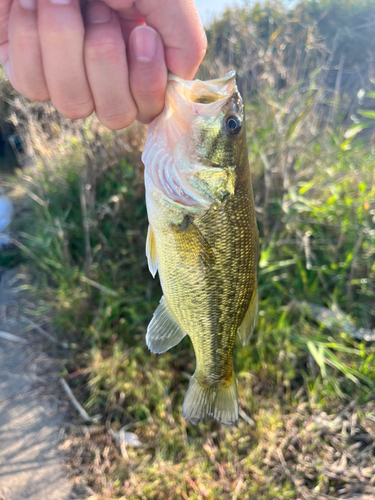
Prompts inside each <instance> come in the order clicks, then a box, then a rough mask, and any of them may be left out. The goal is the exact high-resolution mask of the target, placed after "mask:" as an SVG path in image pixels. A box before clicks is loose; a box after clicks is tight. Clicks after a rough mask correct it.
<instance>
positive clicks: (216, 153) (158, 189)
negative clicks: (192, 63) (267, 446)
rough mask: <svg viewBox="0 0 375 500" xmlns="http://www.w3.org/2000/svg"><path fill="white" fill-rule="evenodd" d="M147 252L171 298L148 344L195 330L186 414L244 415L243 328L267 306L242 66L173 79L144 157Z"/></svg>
mask: <svg viewBox="0 0 375 500" xmlns="http://www.w3.org/2000/svg"><path fill="white" fill-rule="evenodd" d="M142 160H143V163H144V165H145V173H144V178H145V192H146V206H147V214H148V220H149V228H148V234H147V240H146V255H147V260H148V266H149V269H150V272H151V274H152V275H153V276H154V277H155V275H156V273H157V272H158V273H159V278H160V283H161V287H162V290H163V297H162V298H161V300H160V304H159V306H158V307H157V309H156V311H155V312H154V315H153V317H152V319H151V321H150V323H149V325H148V328H147V332H146V343H147V346H148V348H149V349H150V351H151V352H153V353H157V354H161V353H163V352H166V351H167V350H168V349H171V348H172V347H174V346H176V345H177V344H178V343H179V342H180V341H181V340H182V339H183V338H184V337H185V336H186V335H188V336H189V337H190V339H191V341H192V344H193V347H194V351H195V356H196V369H195V372H194V375H193V376H192V377H191V379H190V383H189V387H188V390H187V393H186V395H185V399H184V402H183V406H182V416H183V417H184V418H185V419H186V420H188V421H189V422H190V423H191V424H193V425H196V424H198V423H199V422H201V421H203V420H205V419H207V418H213V419H215V420H216V421H217V422H219V423H222V424H224V425H227V426H232V425H235V424H236V423H237V422H238V414H239V409H238V398H237V386H236V379H235V375H234V368H233V349H234V343H235V338H236V335H238V336H239V339H240V341H241V342H242V344H243V345H245V344H246V343H247V342H248V341H249V339H250V336H251V334H252V332H253V330H254V326H255V323H256V318H257V313H258V292H257V265H258V256H259V237H258V228H257V222H256V218H255V209H254V197H253V190H252V184H251V176H250V166H249V159H248V150H247V141H246V124H245V114H244V105H243V102H242V98H241V95H240V93H239V91H238V88H237V85H236V73H235V72H234V71H231V72H229V73H228V74H227V75H226V76H225V77H223V78H218V79H215V80H210V81H202V80H198V79H197V80H192V81H188V80H183V79H181V78H179V77H176V76H174V75H170V76H169V78H168V83H167V89H166V99H165V107H164V110H163V111H162V113H161V114H160V115H159V116H158V117H157V118H155V119H154V121H153V122H151V124H150V125H149V126H148V130H147V138H146V143H145V147H144V151H143V155H142Z"/></svg>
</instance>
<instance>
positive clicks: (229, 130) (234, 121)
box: [224, 115, 242, 135]
mask: <svg viewBox="0 0 375 500" xmlns="http://www.w3.org/2000/svg"><path fill="white" fill-rule="evenodd" d="M241 128H242V122H241V119H240V118H239V117H238V116H236V115H231V116H228V117H227V118H226V119H225V123H224V129H225V133H226V134H227V135H237V134H238V133H239V132H240V130H241Z"/></svg>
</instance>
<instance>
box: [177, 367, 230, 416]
mask: <svg viewBox="0 0 375 500" xmlns="http://www.w3.org/2000/svg"><path fill="white" fill-rule="evenodd" d="M182 416H183V417H184V418H186V420H188V421H189V422H190V423H191V424H193V425H197V424H198V423H199V422H201V421H202V420H205V419H206V418H210V417H211V418H214V419H215V420H217V421H218V422H219V423H221V424H224V425H235V424H236V423H237V422H238V401H237V387H236V380H235V378H234V377H233V379H232V381H231V382H230V384H228V385H219V386H217V385H216V386H213V385H208V384H207V385H203V384H201V383H200V382H198V380H197V378H196V376H195V374H194V375H193V377H192V378H191V380H190V384H189V388H188V391H187V393H186V396H185V400H184V404H183V405H182Z"/></svg>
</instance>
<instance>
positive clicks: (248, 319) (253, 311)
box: [238, 289, 258, 345]
mask: <svg viewBox="0 0 375 500" xmlns="http://www.w3.org/2000/svg"><path fill="white" fill-rule="evenodd" d="M257 315H258V290H257V289H256V290H255V291H254V293H253V296H252V298H251V301H250V304H249V308H248V310H247V312H246V315H245V317H244V319H243V321H242V324H241V326H240V327H239V329H238V336H239V337H240V340H241V344H242V345H245V344H247V343H248V342H249V340H250V337H251V335H252V333H253V331H254V327H255V323H256V321H257Z"/></svg>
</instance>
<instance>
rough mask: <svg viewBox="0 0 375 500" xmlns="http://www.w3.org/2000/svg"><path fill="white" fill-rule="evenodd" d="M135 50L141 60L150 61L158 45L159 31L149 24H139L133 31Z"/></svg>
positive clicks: (136, 55)
mask: <svg viewBox="0 0 375 500" xmlns="http://www.w3.org/2000/svg"><path fill="white" fill-rule="evenodd" d="M132 42H133V50H134V54H135V57H136V58H137V59H138V61H140V62H150V61H151V59H152V58H153V57H154V55H155V52H156V46H157V33H156V31H155V30H153V29H152V28H149V27H148V26H139V27H138V28H135V30H134V31H133V33H132Z"/></svg>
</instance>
